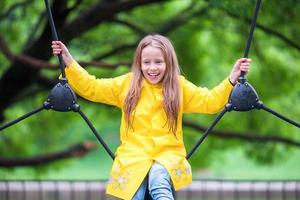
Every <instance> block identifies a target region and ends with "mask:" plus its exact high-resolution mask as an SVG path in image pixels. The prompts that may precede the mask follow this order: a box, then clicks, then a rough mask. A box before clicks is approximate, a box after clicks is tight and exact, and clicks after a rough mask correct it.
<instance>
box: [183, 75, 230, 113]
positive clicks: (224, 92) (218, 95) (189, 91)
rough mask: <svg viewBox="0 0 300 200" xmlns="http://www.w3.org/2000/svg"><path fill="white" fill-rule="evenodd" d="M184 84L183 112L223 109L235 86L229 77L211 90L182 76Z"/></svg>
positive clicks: (211, 111) (210, 111) (214, 111)
mask: <svg viewBox="0 0 300 200" xmlns="http://www.w3.org/2000/svg"><path fill="white" fill-rule="evenodd" d="M182 84H183V112H186V113H206V114H213V113H216V112H219V111H220V110H222V109H223V108H224V106H225V104H226V103H227V101H228V98H229V95H230V92H231V90H232V88H233V86H232V84H231V83H230V82H229V79H228V77H227V78H226V79H225V80H224V81H222V82H221V83H220V84H219V85H218V86H216V87H215V88H213V89H212V90H209V89H207V88H205V87H197V86H195V85H194V84H192V83H191V82H189V81H187V80H186V79H184V78H182Z"/></svg>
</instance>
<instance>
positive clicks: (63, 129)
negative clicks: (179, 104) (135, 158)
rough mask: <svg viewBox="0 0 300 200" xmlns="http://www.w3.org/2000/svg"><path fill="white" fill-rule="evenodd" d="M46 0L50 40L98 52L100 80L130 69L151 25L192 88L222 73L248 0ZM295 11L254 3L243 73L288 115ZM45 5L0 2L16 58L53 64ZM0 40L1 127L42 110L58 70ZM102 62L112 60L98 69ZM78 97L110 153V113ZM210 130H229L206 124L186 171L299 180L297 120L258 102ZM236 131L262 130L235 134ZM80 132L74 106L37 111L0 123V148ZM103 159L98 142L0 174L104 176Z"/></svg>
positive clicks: (295, 59)
mask: <svg viewBox="0 0 300 200" xmlns="http://www.w3.org/2000/svg"><path fill="white" fill-rule="evenodd" d="M137 2H139V3H137ZM130 3H132V4H136V5H135V6H133V7H132V8H130V9H129V8H128V9H126V8H123V9H122V7H121V6H122V5H128V4H130ZM53 5H54V8H53V14H54V18H55V22H56V25H57V27H58V31H59V37H60V38H61V39H62V40H63V41H64V42H65V43H66V44H67V46H68V47H69V49H70V51H71V53H72V55H73V56H74V57H75V58H76V60H78V61H85V62H89V61H97V63H98V64H97V65H92V64H86V65H84V66H85V67H86V69H87V70H88V71H89V72H90V73H92V74H94V75H96V76H97V77H114V76H118V75H121V74H124V73H126V72H128V71H129V70H130V68H129V66H130V62H131V60H132V56H133V53H134V47H135V46H136V43H137V42H138V41H139V39H140V38H141V37H142V36H143V35H145V34H147V33H153V32H155V33H156V32H157V33H162V34H164V35H166V36H168V37H169V38H170V39H171V40H172V42H173V44H174V46H175V49H176V51H177V55H178V59H179V63H180V66H181V68H182V73H183V74H184V75H185V77H186V78H187V79H188V80H190V81H192V82H193V83H195V84H196V85H201V86H205V87H208V88H212V87H213V86H215V85H217V84H218V83H219V82H220V81H222V80H223V79H224V78H225V77H226V76H227V75H228V74H229V72H230V70H231V67H232V65H233V63H234V62H235V60H236V59H237V58H239V57H242V56H243V50H244V48H245V43H246V39H247V35H248V31H249V26H250V25H249V20H251V18H252V14H253V9H254V5H255V1H254V0H241V1H234V0H210V1H209V0H202V1H198V0H195V1H193V0H173V1H171V0H170V1H165V0H164V1H163V0H152V1H151V0H143V1H135V0H132V1H121V0H115V1H105V0H102V1H96V0H85V1H80V0H77V1H75V0H60V1H58V0H57V1H53ZM98 5H100V7H98ZM114 6H115V7H114ZM93 8H94V9H98V10H96V11H97V12H95V11H94V12H95V17H94V18H90V19H89V20H86V19H85V21H83V22H82V23H80V24H79V25H78V26H77V27H78V29H75V28H73V29H68V28H69V27H72V26H70V24H72V23H73V22H77V21H78V20H79V19H80V17H84V16H85V14H86V13H90V12H92V11H93ZM113 8H119V10H118V9H113ZM299 10H300V2H299V1H298V0H286V1H280V0H274V1H267V0H265V1H263V3H262V8H261V11H260V14H259V18H258V26H257V28H256V30H255V36H254V41H253V44H252V47H251V51H250V54H249V56H250V57H251V58H252V60H253V64H252V70H251V72H250V74H249V75H248V76H247V79H248V81H249V82H250V83H251V84H252V85H253V86H254V87H255V89H256V91H257V92H258V94H259V96H260V99H261V100H262V101H263V102H264V103H265V105H267V106H268V107H270V108H272V109H274V110H276V111H278V112H280V113H282V114H284V115H286V116H288V117H290V118H292V119H294V120H295V121H297V122H299V120H300V117H299V116H300V89H299V88H300V87H299V86H300V67H299V64H300V57H299V53H300V45H299V41H300V28H299V23H300V13H299ZM44 11H45V8H44V4H43V1H32V0H27V1H26V0H23V1H21V0H20V1H15V0H3V1H1V6H0V30H1V31H0V36H1V41H5V43H6V46H7V47H8V49H9V50H10V51H11V53H12V54H13V55H19V56H21V57H22V56H24V55H26V56H31V57H30V58H31V59H32V58H36V59H40V60H43V61H44V62H46V63H48V64H49V63H51V64H57V59H56V58H55V57H53V56H51V49H50V42H51V36H50V33H49V29H47V27H48V25H47V18H46V16H45V15H44ZM99 16H100V17H99ZM101 16H102V17H101ZM0 46H1V52H2V54H0V64H1V65H0V113H1V121H2V122H1V124H4V123H6V122H8V121H11V120H13V119H15V118H17V117H19V116H21V115H23V114H25V113H27V112H29V111H31V110H33V109H35V108H37V107H40V106H41V105H42V103H43V102H44V101H45V100H46V98H47V96H48V94H49V91H50V89H51V88H52V87H53V86H54V85H55V83H57V77H58V75H59V73H60V72H59V69H58V68H57V67H56V68H55V69H53V68H48V67H45V66H42V65H41V66H40V68H37V66H34V64H32V63H29V64H28V63H26V62H24V61H22V60H20V59H19V60H18V58H16V57H12V56H8V55H7V54H6V53H5V49H4V48H3V47H5V44H3V42H2V43H1V44H0ZM119 47H120V48H119ZM116 49H119V50H118V51H116ZM100 62H101V63H102V64H103V65H102V66H101V64H100V65H99V63H100ZM108 65H112V66H113V67H104V66H108ZM79 104H80V105H81V108H82V111H83V112H84V113H85V114H86V115H87V116H88V118H89V119H91V121H92V123H93V124H94V125H95V127H96V129H97V130H98V131H99V132H100V133H101V135H102V136H103V137H104V138H105V140H106V141H107V143H108V144H109V146H110V147H112V149H114V150H115V149H116V147H117V146H118V144H119V139H118V138H119V137H118V132H119V130H118V129H119V125H120V112H119V110H118V109H116V108H113V107H109V106H106V105H99V104H94V103H90V102H87V101H85V100H83V99H79ZM215 117H216V115H212V116H208V115H198V114H197V115H195V114H189V115H186V116H185V120H189V121H192V122H193V123H194V124H197V125H201V126H204V127H207V126H209V125H210V124H211V122H212V121H213V119H214V118H215ZM216 130H218V131H220V132H221V133H224V132H226V131H227V132H234V133H236V135H235V137H233V138H232V137H226V136H225V137H214V136H213V133H212V135H211V136H210V137H208V138H207V139H206V140H205V142H204V143H203V144H202V145H201V147H200V148H199V150H198V151H197V152H196V154H195V155H194V156H193V157H192V158H191V164H192V166H193V170H194V174H195V175H196V176H195V177H208V178H212V177H214V178H229V179H244V178H246V179H299V178H300V171H299V169H298V168H299V164H300V151H299V147H300V131H299V128H296V127H294V126H292V125H289V124H287V123H285V122H283V121H281V120H279V119H278V118H276V117H274V116H272V115H270V114H268V113H265V112H263V111H250V112H247V113H237V112H231V113H229V114H226V116H225V117H224V118H223V119H222V120H221V121H220V123H219V124H218V125H217V127H216ZM201 132H202V131H199V130H198V131H196V130H194V129H191V128H189V127H187V126H185V128H184V134H185V138H184V139H185V144H186V147H187V149H191V148H192V146H193V144H194V143H195V142H196V141H197V139H198V138H199V136H200V134H199V133H201ZM239 134H240V135H247V136H250V137H251V136H252V137H253V136H256V135H257V136H261V137H260V138H252V139H249V140H242V139H240V137H239V136H238V135H239ZM272 137H273V138H274V137H277V138H278V137H279V138H280V140H274V139H270V138H272ZM287 140H288V141H289V142H286V141H287ZM83 141H93V142H95V143H97V141H96V140H95V138H94V136H93V134H92V133H91V131H90V129H89V128H88V127H87V125H86V124H85V123H84V122H83V120H82V119H81V118H80V117H79V115H76V114H74V113H57V112H52V111H43V112H41V113H39V114H37V115H34V116H33V117H30V118H28V119H26V120H24V121H22V122H20V123H18V124H16V125H14V126H12V127H10V128H7V129H5V130H3V131H1V135H0V157H1V159H2V158H3V159H4V158H9V159H15V160H17V161H18V159H21V158H24V159H27V158H36V157H38V156H45V155H48V154H51V153H53V152H60V151H63V150H64V149H67V148H68V147H70V146H72V145H73V144H77V143H82V142H83ZM111 162H112V161H111V160H110V158H109V157H108V155H107V154H106V153H105V152H104V150H103V149H102V148H101V147H99V148H97V149H96V150H91V151H90V152H89V153H88V154H86V155H84V156H79V157H76V158H69V159H64V160H57V161H54V162H51V163H41V164H40V165H34V166H28V167H22V166H11V167H9V168H8V167H6V166H5V165H4V164H5V162H4V161H3V162H0V167H1V168H0V179H33V178H34V179H35V178H40V179H96V178H101V179H106V178H107V177H108V173H109V169H110V166H111ZM1 163H2V164H1Z"/></svg>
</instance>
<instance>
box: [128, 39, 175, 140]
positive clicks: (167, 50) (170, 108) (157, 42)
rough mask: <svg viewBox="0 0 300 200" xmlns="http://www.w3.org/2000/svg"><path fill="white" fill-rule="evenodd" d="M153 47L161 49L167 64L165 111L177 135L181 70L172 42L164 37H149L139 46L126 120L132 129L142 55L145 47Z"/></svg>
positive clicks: (139, 87) (140, 78)
mask: <svg viewBox="0 0 300 200" xmlns="http://www.w3.org/2000/svg"><path fill="white" fill-rule="evenodd" d="M147 46H153V47H156V48H159V49H160V50H161V51H162V53H163V56H164V59H165V62H166V71H165V74H164V77H163V80H162V86H163V97H164V103H163V107H164V111H165V113H166V116H167V123H168V126H169V129H170V130H171V131H172V132H173V133H174V134H175V132H176V129H177V118H178V112H179V99H180V98H179V81H178V76H179V75H180V68H179V65H178V61H177V56H176V53H175V50H174V47H173V45H172V43H171V42H170V40H169V39H168V38H166V37H164V36H162V35H157V34H156V35H147V36H146V37H144V38H143V39H142V40H141V41H140V43H139V44H138V46H137V48H136V51H135V55H134V59H133V63H132V68H131V69H132V74H133V75H132V81H131V86H130V88H129V91H128V94H127V96H126V98H125V102H124V113H125V120H126V122H127V125H128V127H131V128H132V121H133V118H134V116H133V115H134V113H133V111H134V109H135V107H136V105H137V103H138V100H139V98H140V95H141V86H142V80H143V74H142V70H141V54H142V51H143V49H144V48H145V47H147Z"/></svg>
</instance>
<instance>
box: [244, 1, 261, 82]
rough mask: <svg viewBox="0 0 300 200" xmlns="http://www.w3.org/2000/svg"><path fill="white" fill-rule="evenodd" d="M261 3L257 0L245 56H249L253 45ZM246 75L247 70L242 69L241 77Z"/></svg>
mask: <svg viewBox="0 0 300 200" xmlns="http://www.w3.org/2000/svg"><path fill="white" fill-rule="evenodd" d="M260 5H261V0H257V1H256V6H255V11H254V16H253V19H252V23H251V27H250V32H249V35H248V39H247V43H246V48H245V51H244V58H248V54H249V50H250V46H251V43H252V39H253V33H254V29H255V26H256V21H257V16H258V12H259V9H260ZM244 76H245V72H243V71H242V72H241V75H240V77H242V78H243V77H244Z"/></svg>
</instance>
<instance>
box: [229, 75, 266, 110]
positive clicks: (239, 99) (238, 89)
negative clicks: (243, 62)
mask: <svg viewBox="0 0 300 200" xmlns="http://www.w3.org/2000/svg"><path fill="white" fill-rule="evenodd" d="M261 104H262V102H261V101H259V98H258V94H257V92H256V91H255V89H254V88H253V87H252V85H250V84H249V83H248V82H247V81H246V79H245V78H240V79H239V81H238V83H237V84H236V85H235V86H234V88H233V90H232V91H231V93H230V97H229V100H228V104H227V106H226V108H227V110H228V111H231V110H235V111H249V110H253V109H260V108H261Z"/></svg>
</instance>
